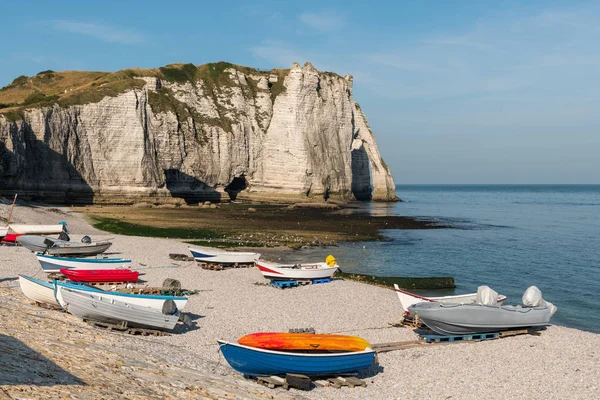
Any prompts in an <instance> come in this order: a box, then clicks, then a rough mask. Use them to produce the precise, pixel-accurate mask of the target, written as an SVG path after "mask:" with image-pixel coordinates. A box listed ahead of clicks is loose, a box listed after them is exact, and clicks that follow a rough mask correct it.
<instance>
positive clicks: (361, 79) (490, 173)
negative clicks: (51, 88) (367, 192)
mask: <svg viewBox="0 0 600 400" xmlns="http://www.w3.org/2000/svg"><path fill="white" fill-rule="evenodd" d="M0 14H2V32H3V34H2V35H0V46H1V48H2V51H1V53H0V86H5V85H7V84H9V83H10V82H12V80H13V79H14V78H16V77H17V76H20V75H29V76H31V75H35V74H36V73H38V72H40V71H43V70H48V69H51V70H55V71H59V70H95V71H117V70H120V69H124V68H130V67H141V68H154V67H160V66H163V65H166V64H171V63H176V62H184V63H188V62H192V63H195V64H204V63H207V62H216V61H229V62H232V63H235V64H240V65H246V66H251V67H255V68H261V69H271V68H289V67H290V66H291V64H292V62H294V61H295V62H299V63H300V64H303V63H304V62H306V61H310V62H311V63H312V64H313V65H315V67H317V68H318V69H320V70H326V71H334V72H337V73H338V74H340V75H342V76H343V75H345V74H346V73H350V74H352V75H353V76H354V92H353V93H354V99H355V100H356V101H357V102H359V103H360V105H361V108H362V109H363V111H364V112H365V114H366V116H367V119H368V121H369V124H370V126H371V128H372V130H373V132H374V133H375V136H376V139H377V143H378V145H379V148H380V151H381V153H382V156H383V158H384V159H385V161H386V163H387V164H388V165H389V166H390V168H391V170H392V173H393V176H394V179H395V181H396V183H398V184H421V183H423V184H429V183H431V184H461V183H465V184H468V183H471V184H477V183H508V184H510V183H516V184H519V183H522V184H528V183H600V76H599V75H600V24H599V23H598V21H600V2H597V1H551V0H548V1H537V0H530V1H510V0H508V1H460V0H455V1H443V0H439V1H433V0H429V1H408V0H405V1H401V0H396V1H379V2H367V1H364V0H362V1H351V0H345V1H312V0H303V1H301V2H285V1H255V2H251V1H235V0H229V1H227V2H206V1H172V2H165V1H152V0H147V1H102V2H100V1H94V2H93V1H89V2H87V1H58V0H57V1H28V0H24V1H18V2H17V1H8V0H0Z"/></svg>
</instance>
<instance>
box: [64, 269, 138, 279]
mask: <svg viewBox="0 0 600 400" xmlns="http://www.w3.org/2000/svg"><path fill="white" fill-rule="evenodd" d="M60 273H61V274H63V275H64V276H66V277H67V279H69V280H71V281H74V282H135V281H137V280H138V277H139V275H140V273H139V272H137V271H131V270H129V269H83V270H76V269H68V268H61V269H60Z"/></svg>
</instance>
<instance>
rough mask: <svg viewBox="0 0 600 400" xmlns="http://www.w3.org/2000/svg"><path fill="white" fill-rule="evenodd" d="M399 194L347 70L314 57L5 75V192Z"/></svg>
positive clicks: (62, 196)
mask: <svg viewBox="0 0 600 400" xmlns="http://www.w3.org/2000/svg"><path fill="white" fill-rule="evenodd" d="M16 192H18V193H19V196H22V197H24V198H29V199H32V200H43V201H46V202H58V203H67V204H92V203H112V204H131V203H134V202H138V201H140V200H141V199H143V200H144V201H150V202H155V203H170V202H171V203H172V202H177V201H180V202H181V201H185V202H186V203H188V204H193V203H197V202H199V201H204V200H211V201H219V200H223V199H229V198H234V199H235V198H237V199H248V200H257V201H260V200H267V199H276V200H290V201H297V200H298V199H302V198H304V199H306V198H317V199H323V198H324V199H328V198H334V199H340V200H344V201H348V200H353V199H357V200H378V201H395V200H397V198H396V195H395V186H394V181H393V178H392V175H391V173H390V170H389V168H388V167H387V165H386V164H385V162H384V161H383V159H382V158H381V156H380V154H379V150H378V149H377V144H376V142H375V137H374V135H373V132H372V131H371V129H370V128H369V125H368V123H367V120H366V118H365V116H364V114H363V113H362V111H361V109H360V107H359V105H358V104H357V103H356V102H355V101H354V99H353V97H352V76H350V75H346V76H345V77H341V76H339V75H337V74H334V73H330V72H320V71H318V70H317V69H315V68H314V67H313V66H312V65H311V64H310V63H306V64H305V65H304V66H302V67H300V66H299V65H298V64H294V65H292V67H291V68H290V69H274V70H272V71H259V70H256V69H252V68H248V67H242V66H238V65H233V64H230V63H225V62H220V63H214V64H206V65H201V66H196V65H193V64H173V65H168V66H165V67H162V68H158V69H126V70H123V71H118V72H114V73H105V72H82V71H62V72H54V71H43V72H40V73H39V74H37V75H36V76H33V77H26V76H21V77H18V78H17V79H15V80H14V81H13V82H12V83H11V84H10V85H8V86H6V87H4V88H2V89H0V196H2V195H7V196H11V195H13V194H14V193H16Z"/></svg>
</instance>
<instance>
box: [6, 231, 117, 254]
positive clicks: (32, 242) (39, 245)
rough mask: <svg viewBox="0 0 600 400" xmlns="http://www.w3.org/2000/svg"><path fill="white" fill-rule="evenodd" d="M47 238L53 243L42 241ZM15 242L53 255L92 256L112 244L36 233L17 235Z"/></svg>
mask: <svg viewBox="0 0 600 400" xmlns="http://www.w3.org/2000/svg"><path fill="white" fill-rule="evenodd" d="M47 239H49V240H51V241H52V242H54V245H53V246H51V247H48V246H47V245H46V244H45V243H44V242H45V241H46V240H47ZM17 242H19V244H21V245H22V246H23V247H26V248H27V249H29V250H31V251H33V252H37V253H46V254H50V255H53V256H93V255H96V254H101V253H104V252H105V251H106V250H108V248H109V247H110V246H112V243H111V242H98V243H77V242H67V241H65V240H60V239H52V238H46V237H44V236H38V235H23V236H19V237H18V238H17Z"/></svg>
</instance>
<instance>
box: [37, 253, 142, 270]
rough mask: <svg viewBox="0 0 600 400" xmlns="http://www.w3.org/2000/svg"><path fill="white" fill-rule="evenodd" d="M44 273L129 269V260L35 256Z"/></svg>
mask: <svg viewBox="0 0 600 400" xmlns="http://www.w3.org/2000/svg"><path fill="white" fill-rule="evenodd" d="M35 257H36V258H37V259H38V261H39V262H40V264H41V265H42V269H43V270H44V272H47V273H49V272H59V271H60V269H61V268H68V269H120V268H129V266H130V265H131V260H126V259H124V258H71V257H57V256H47V255H44V254H36V255H35Z"/></svg>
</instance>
